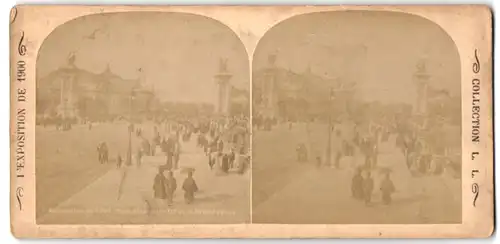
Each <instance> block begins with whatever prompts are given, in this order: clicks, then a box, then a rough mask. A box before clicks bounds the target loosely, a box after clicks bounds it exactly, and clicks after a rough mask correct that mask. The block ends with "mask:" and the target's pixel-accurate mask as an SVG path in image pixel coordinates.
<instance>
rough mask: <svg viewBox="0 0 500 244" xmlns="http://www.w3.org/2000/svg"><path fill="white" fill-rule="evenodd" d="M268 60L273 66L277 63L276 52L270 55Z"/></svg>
mask: <svg viewBox="0 0 500 244" xmlns="http://www.w3.org/2000/svg"><path fill="white" fill-rule="evenodd" d="M267 61H268V62H269V65H271V66H273V65H274V64H275V63H276V54H271V55H269V57H268V58H267Z"/></svg>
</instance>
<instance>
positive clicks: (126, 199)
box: [35, 12, 250, 224]
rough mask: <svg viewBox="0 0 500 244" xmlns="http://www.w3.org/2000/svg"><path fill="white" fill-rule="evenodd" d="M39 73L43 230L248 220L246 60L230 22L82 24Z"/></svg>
mask: <svg viewBox="0 0 500 244" xmlns="http://www.w3.org/2000/svg"><path fill="white" fill-rule="evenodd" d="M36 72H37V77H36V78H37V79H36V95H37V96H36V130H35V132H36V220H37V223H38V224H195V223H202V224H220V223H246V222H249V221H250V173H249V168H250V161H249V157H250V155H249V149H250V120H249V118H250V108H249V106H250V99H249V96H250V93H249V87H250V83H249V75H248V74H249V65H248V59H247V53H246V50H245V47H244V46H243V44H242V43H241V41H240V40H239V38H238V37H237V36H236V34H235V33H233V31H232V30H231V29H229V28H228V27H226V26H225V25H224V24H222V23H220V22H218V21H216V20H214V19H210V18H207V17H203V16H199V15H194V14H183V13H145V12H144V13H142V12H135V13H112V14H96V15H88V16H84V17H80V18H77V19H74V20H71V21H69V22H67V23H65V24H63V25H61V26H59V27H57V28H56V29H55V30H54V31H53V32H51V34H50V35H49V36H48V37H47V38H46V39H45V40H44V42H43V44H42V46H41V47H40V51H39V54H38V60H37V67H36Z"/></svg>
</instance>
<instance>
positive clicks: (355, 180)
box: [351, 168, 363, 200]
mask: <svg viewBox="0 0 500 244" xmlns="http://www.w3.org/2000/svg"><path fill="white" fill-rule="evenodd" d="M361 172H362V170H361V168H358V169H356V173H355V174H354V176H353V177H352V182H351V192H352V196H353V197H354V198H355V199H358V200H361V199H363V176H362V175H361Z"/></svg>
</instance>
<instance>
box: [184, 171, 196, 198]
mask: <svg viewBox="0 0 500 244" xmlns="http://www.w3.org/2000/svg"><path fill="white" fill-rule="evenodd" d="M182 189H183V190H184V200H185V201H186V203H187V204H191V203H192V202H193V201H194V193H195V192H197V191H198V186H197V185H196V182H195V181H194V179H193V171H188V176H187V178H186V179H185V180H184V183H183V184H182Z"/></svg>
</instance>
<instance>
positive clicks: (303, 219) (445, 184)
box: [253, 138, 461, 224]
mask: <svg viewBox="0 0 500 244" xmlns="http://www.w3.org/2000/svg"><path fill="white" fill-rule="evenodd" d="M393 140H394V138H392V139H391V141H389V142H387V143H384V144H382V145H381V148H380V150H381V151H380V156H379V166H382V167H384V166H385V167H389V168H391V169H392V172H393V173H392V175H391V176H392V177H391V178H392V180H393V182H394V184H395V186H396V188H397V192H396V193H395V194H394V195H393V203H392V204H391V205H389V206H385V205H383V204H381V194H380V191H379V189H380V186H379V182H380V181H381V179H382V176H383V174H381V173H377V172H375V173H373V174H372V177H373V178H374V181H375V187H374V194H373V198H372V199H373V202H374V204H373V206H366V205H365V204H364V203H363V202H360V201H357V200H354V199H353V198H352V197H351V186H350V185H351V179H352V176H353V174H354V169H355V167H356V166H357V165H361V164H363V160H364V159H363V157H362V156H361V155H360V154H359V153H358V154H357V155H358V156H357V157H355V158H351V157H348V158H344V159H343V160H342V162H341V169H340V170H337V169H332V168H321V169H315V168H313V167H311V169H310V170H308V171H306V172H303V173H302V174H298V175H296V177H294V178H293V180H292V181H290V183H289V184H287V185H286V187H284V188H283V189H281V190H279V191H277V192H274V193H273V195H272V196H270V197H269V198H268V199H266V201H264V202H262V203H261V204H259V205H257V206H255V207H254V208H253V222H254V223H283V224H375V223H376V224H406V223H413V224H419V223H421V224H424V223H453V222H455V223H456V222H460V220H461V215H460V214H461V205H460V202H461V200H460V199H461V193H460V180H456V179H453V178H452V177H451V176H448V175H444V176H424V177H412V176H411V174H410V172H409V170H408V169H407V167H406V165H405V160H404V157H403V155H402V154H399V153H398V152H399V151H398V150H395V149H394V146H393V145H394V141H393ZM260 163H266V162H260ZM269 163H270V162H269Z"/></svg>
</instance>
